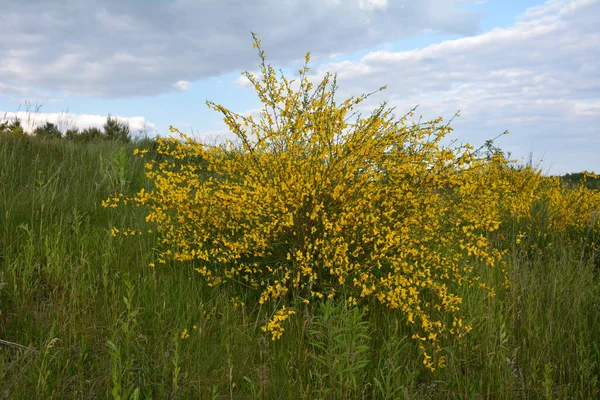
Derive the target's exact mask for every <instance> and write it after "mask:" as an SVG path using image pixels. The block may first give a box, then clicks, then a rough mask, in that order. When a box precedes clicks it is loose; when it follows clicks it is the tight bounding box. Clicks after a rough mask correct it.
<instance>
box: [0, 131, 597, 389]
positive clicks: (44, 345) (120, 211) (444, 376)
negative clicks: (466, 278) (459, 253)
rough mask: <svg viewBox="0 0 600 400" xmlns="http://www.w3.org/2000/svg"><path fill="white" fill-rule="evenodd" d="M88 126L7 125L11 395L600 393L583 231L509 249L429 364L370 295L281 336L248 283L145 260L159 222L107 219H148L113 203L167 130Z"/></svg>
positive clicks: (314, 314)
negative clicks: (103, 131)
mask: <svg viewBox="0 0 600 400" xmlns="http://www.w3.org/2000/svg"><path fill="white" fill-rule="evenodd" d="M92 139H93V138H92ZM92 139H90V140H89V141H74V140H71V141H69V140H63V139H56V138H53V137H46V138H40V137H30V136H24V135H14V134H9V133H5V134H2V135H0V398H4V399H32V398H36V399H50V398H53V399H54V398H56V399H95V398H100V399H105V398H107V399H111V398H112V399H147V398H151V399H196V398H198V399H321V398H323V399H521V398H531V399H570V398H572V399H593V398H600V382H599V377H600V276H599V274H600V262H599V258H598V255H597V254H590V253H589V252H587V251H584V245H583V244H582V243H583V239H582V242H581V243H578V242H577V241H572V240H566V238H563V237H561V235H551V238H552V239H551V240H552V243H551V244H552V245H551V246H546V247H545V250H544V251H543V252H533V253H532V252H526V251H523V250H522V249H520V248H517V247H515V246H511V247H507V249H508V255H507V271H508V276H509V279H510V287H509V289H507V290H504V291H498V293H497V295H496V296H495V297H488V296H487V295H486V294H485V293H484V292H483V291H472V290H469V289H468V288H464V289H461V290H462V291H461V292H458V294H459V295H460V296H461V297H462V298H463V304H462V308H463V310H464V313H465V315H466V316H467V320H468V322H469V323H470V324H471V325H472V327H473V330H472V331H471V333H469V334H468V335H467V336H466V337H465V338H464V339H463V340H462V341H461V342H460V343H458V342H456V343H453V342H449V343H446V346H447V347H446V348H445V351H446V354H447V362H446V366H445V367H444V368H436V369H435V371H433V372H431V371H429V370H428V369H427V368H425V367H424V366H423V364H422V362H421V361H420V360H421V358H420V352H419V349H418V347H417V345H416V343H415V341H414V340H413V339H411V336H412V332H411V331H410V329H409V327H408V326H407V325H406V323H405V319H404V317H403V316H402V315H400V314H399V313H398V312H397V310H396V311H394V310H390V309H387V308H385V307H382V306H381V305H379V304H377V303H376V302H374V301H371V302H367V303H368V304H364V305H362V306H359V307H349V306H347V305H346V303H345V302H330V301H323V302H321V303H318V302H314V303H311V304H310V306H306V307H305V309H304V310H303V311H302V312H297V313H296V314H295V315H293V316H291V317H290V319H289V320H288V321H286V324H285V332H284V334H283V336H282V337H281V339H280V340H276V341H273V340H271V336H270V335H269V334H268V333H265V332H263V331H262V330H261V329H260V328H261V326H263V325H264V324H265V320H264V317H262V315H263V314H261V313H260V312H259V311H260V310H259V309H260V305H259V304H258V303H257V302H256V301H252V299H248V298H247V296H246V293H245V292H244V291H243V290H240V289H235V288H231V287H227V286H223V287H217V288H211V287H208V286H206V285H205V284H204V283H203V280H202V278H201V276H200V275H199V274H198V273H196V272H195V271H194V269H193V267H192V266H190V265H189V264H186V263H183V262H173V261H167V263H166V264H158V263H156V266H155V267H154V268H152V267H150V266H149V264H151V263H155V261H156V260H155V254H156V250H155V249H156V248H157V236H156V235H155V234H154V233H143V234H142V235H135V236H127V237H124V236H123V235H118V236H113V235H111V229H112V228H113V227H123V226H142V225H143V224H144V223H145V220H144V218H145V214H144V212H143V210H142V209H139V208H135V207H118V208H114V209H113V208H102V207H101V202H102V201H103V200H105V199H107V198H108V197H109V196H111V195H112V194H113V193H115V192H118V193H124V194H125V195H131V196H132V195H134V194H135V193H137V192H138V191H139V190H140V189H141V188H150V185H151V182H149V181H147V179H146V177H145V171H144V163H145V162H147V161H148V160H151V159H153V158H156V157H157V154H156V151H155V145H154V144H155V143H153V141H152V140H148V139H146V140H137V141H134V142H127V141H118V140H112V141H107V140H92ZM136 148H139V149H147V150H148V153H146V157H145V159H141V158H139V157H136V156H134V154H133V153H134V150H135V149H136ZM506 223H507V224H510V223H511V222H510V221H506ZM144 226H145V225H144ZM539 229H540V230H543V229H546V228H545V227H544V226H540V227H539ZM563 239H564V240H563ZM498 245H503V246H504V245H505V242H503V244H501V243H499V244H498ZM482 274H483V278H484V279H486V280H487V281H488V282H491V283H492V284H494V285H496V286H497V287H500V286H501V284H502V282H503V276H502V274H501V273H500V272H499V271H493V270H491V271H487V270H484V271H483V272H482Z"/></svg>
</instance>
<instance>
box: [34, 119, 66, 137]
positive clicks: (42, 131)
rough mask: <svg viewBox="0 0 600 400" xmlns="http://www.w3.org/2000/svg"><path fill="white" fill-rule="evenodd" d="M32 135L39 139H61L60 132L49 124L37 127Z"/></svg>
mask: <svg viewBox="0 0 600 400" xmlns="http://www.w3.org/2000/svg"><path fill="white" fill-rule="evenodd" d="M33 134H34V135H35V136H36V137H38V138H40V139H60V138H62V133H61V131H60V130H59V129H58V128H57V127H56V125H54V124H53V123H51V122H46V125H43V126H38V127H37V128H35V130H34V131H33Z"/></svg>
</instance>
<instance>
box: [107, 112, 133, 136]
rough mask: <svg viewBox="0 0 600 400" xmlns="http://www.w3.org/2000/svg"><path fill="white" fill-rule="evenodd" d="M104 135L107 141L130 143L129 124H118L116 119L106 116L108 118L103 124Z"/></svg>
mask: <svg viewBox="0 0 600 400" xmlns="http://www.w3.org/2000/svg"><path fill="white" fill-rule="evenodd" d="M104 133H105V134H106V136H107V138H108V139H109V140H121V141H123V142H131V135H130V133H129V124H127V123H125V122H119V121H118V120H117V119H116V118H111V117H110V114H108V118H106V122H105V123H104Z"/></svg>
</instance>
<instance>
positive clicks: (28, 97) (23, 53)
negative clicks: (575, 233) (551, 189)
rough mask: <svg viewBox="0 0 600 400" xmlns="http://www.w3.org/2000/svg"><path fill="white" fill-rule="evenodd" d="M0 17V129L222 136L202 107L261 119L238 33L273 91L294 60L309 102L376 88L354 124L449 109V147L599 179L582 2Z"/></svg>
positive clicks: (38, 7)
mask: <svg viewBox="0 0 600 400" xmlns="http://www.w3.org/2000/svg"><path fill="white" fill-rule="evenodd" d="M3 3H6V4H3V5H2V9H3V10H5V12H4V13H3V15H1V16H0V25H2V26H4V27H6V29H4V31H5V32H9V34H8V35H6V36H7V37H6V40H3V41H2V43H0V118H1V117H2V116H3V115H6V117H7V118H10V117H14V116H15V113H16V112H17V111H18V110H19V107H20V109H21V110H23V109H24V107H25V104H26V102H29V103H31V104H32V105H36V104H42V107H41V109H40V110H39V112H38V113H37V114H35V116H34V118H33V119H32V120H31V122H30V128H33V127H34V126H35V125H37V124H41V123H44V122H45V121H50V122H57V120H58V121H59V122H60V123H61V127H63V128H65V127H67V126H78V127H81V128H83V127H86V126H101V124H102V123H103V121H104V120H105V118H106V116H107V115H108V114H109V113H110V114H111V115H113V116H117V117H119V118H120V119H123V120H124V121H127V122H129V124H130V126H131V128H132V130H134V131H136V130H139V129H140V128H141V127H142V126H146V128H147V131H148V132H149V133H150V134H151V135H152V134H160V135H162V136H165V135H167V134H168V126H169V125H171V124H172V125H174V126H175V127H178V128H180V129H181V130H182V131H184V132H187V133H193V135H194V136H195V137H196V138H198V139H208V138H215V137H221V138H225V137H229V135H228V134H227V127H226V125H225V124H224V123H223V121H222V116H221V115H220V114H219V113H217V112H216V111H213V110H212V109H209V108H208V107H207V106H206V104H205V101H206V100H210V101H213V102H215V103H217V104H222V105H223V106H225V107H226V108H228V109H230V110H231V111H234V112H237V113H240V114H244V115H253V116H254V118H255V119H259V118H260V115H259V113H260V110H261V109H262V108H263V105H262V103H260V101H259V99H258V97H257V95H256V92H255V90H254V88H253V87H252V86H250V85H248V82H247V80H246V81H245V78H244V77H242V76H241V74H240V72H242V71H245V70H247V71H249V72H252V73H254V74H255V75H257V76H260V74H259V71H258V65H259V64H260V58H259V56H258V53H257V50H256V49H253V48H252V42H253V40H252V36H251V33H250V32H251V31H253V32H255V33H257V35H258V37H259V39H261V40H262V47H263V50H264V51H265V53H266V54H267V60H266V62H267V64H271V65H273V67H274V68H275V70H276V71H278V70H279V68H281V69H282V71H283V73H284V75H285V76H286V77H287V78H288V79H296V81H298V69H299V68H301V67H302V65H303V64H304V61H303V58H304V54H305V53H306V52H311V61H310V63H309V67H310V68H311V70H310V72H309V74H308V78H309V80H310V81H311V82H313V83H314V85H315V87H316V86H317V85H318V83H319V82H320V81H321V80H322V78H323V76H324V74H325V73H326V72H327V71H329V72H331V73H334V72H337V73H338V82H337V84H338V86H339V89H338V91H337V92H336V100H338V99H341V100H343V99H345V98H348V97H350V96H352V95H354V96H359V95H361V94H363V93H370V92H373V91H375V90H377V89H378V88H379V87H381V86H383V85H387V89H386V90H384V91H382V92H379V93H377V94H375V95H373V96H371V97H370V98H369V100H367V101H365V102H363V103H361V104H360V105H359V106H358V107H357V109H358V110H359V111H360V112H361V113H362V115H363V116H366V115H368V114H369V113H370V111H372V110H373V109H375V108H377V107H378V106H379V105H380V104H381V103H382V102H383V101H387V106H388V107H396V109H395V111H394V113H395V115H396V116H401V115H403V114H404V113H406V112H407V111H408V110H410V109H411V108H412V107H414V106H415V105H417V104H419V108H418V110H417V116H416V117H415V119H416V118H418V116H419V115H423V118H424V120H431V119H435V118H436V117H438V116H442V117H443V118H444V119H445V120H447V119H449V118H451V117H452V116H453V115H454V113H455V112H456V111H458V110H461V113H460V114H461V117H460V118H458V119H455V120H454V121H453V122H452V124H451V126H452V127H453V128H454V132H453V133H452V136H453V137H455V138H458V139H459V141H462V142H469V143H471V144H473V145H475V146H476V147H478V146H479V145H481V144H483V142H484V141H485V140H487V139H490V138H492V137H495V136H497V135H498V134H500V133H501V132H503V131H505V130H509V131H510V132H511V134H510V135H508V136H502V137H501V138H500V139H499V140H498V142H497V145H498V146H500V147H501V148H502V149H504V150H507V151H510V152H511V153H512V155H513V156H515V157H517V158H520V159H527V158H528V156H529V154H530V153H533V159H534V161H538V160H540V159H541V166H542V168H543V169H544V171H545V172H546V173H550V174H562V173H565V172H576V171H581V170H589V171H596V172H600V156H598V155H597V153H598V150H600V128H599V127H600V30H599V29H598V28H597V27H596V22H595V20H596V19H597V18H596V17H594V16H598V15H600V4H599V1H596V0H572V1H568V0H564V1H563V0H558V1H555V0H552V1H533V0H523V1H499V0H488V1H476V0H473V1H470V0H425V1H421V2H415V1H402V0H398V1H394V0H387V1H386V0H314V1H312V0H305V1H303V2H300V1H293V0H288V1H281V0H272V1H271V0H263V1H244V2H241V1H234V0H221V1H216V0H201V1H197V0H194V1H192V0H173V1H170V0H149V1H133V0H132V1H128V2H123V1H116V0H114V1H113V0H109V1H83V0H49V1H47V2H41V3H40V2H28V1H25V2H8V1H3ZM594 49H596V50H597V51H594ZM278 75H279V72H278ZM296 83H297V82H296ZM295 87H296V88H297V85H296V86H295ZM19 116H21V117H22V116H23V114H19ZM61 121H62V122H61Z"/></svg>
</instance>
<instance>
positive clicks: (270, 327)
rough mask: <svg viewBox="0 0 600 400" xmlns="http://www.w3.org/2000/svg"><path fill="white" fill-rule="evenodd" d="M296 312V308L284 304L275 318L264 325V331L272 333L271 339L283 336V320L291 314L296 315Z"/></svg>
mask: <svg viewBox="0 0 600 400" xmlns="http://www.w3.org/2000/svg"><path fill="white" fill-rule="evenodd" d="M295 313H296V312H295V311H294V310H290V309H288V308H286V307H285V306H283V308H281V309H280V310H278V311H277V312H276V313H275V315H274V316H273V318H272V319H271V320H270V321H269V322H268V323H267V325H265V326H263V327H262V330H263V332H269V333H271V339H272V340H277V339H279V338H281V335H282V334H283V331H284V330H285V329H283V326H281V323H282V322H285V320H287V319H288V318H289V317H290V315H294V314H295Z"/></svg>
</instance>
